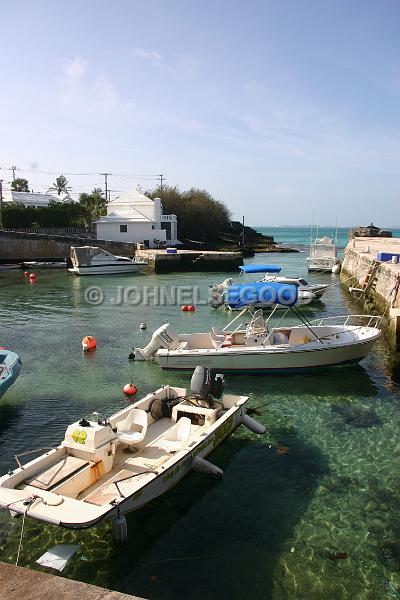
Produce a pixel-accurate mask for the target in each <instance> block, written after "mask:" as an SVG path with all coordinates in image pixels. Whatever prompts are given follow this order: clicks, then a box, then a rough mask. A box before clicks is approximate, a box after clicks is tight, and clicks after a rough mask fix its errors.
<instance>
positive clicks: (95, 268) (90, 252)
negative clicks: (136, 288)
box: [68, 246, 148, 275]
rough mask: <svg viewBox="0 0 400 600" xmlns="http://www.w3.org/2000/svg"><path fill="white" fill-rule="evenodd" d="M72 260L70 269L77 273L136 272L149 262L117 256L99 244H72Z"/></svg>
mask: <svg viewBox="0 0 400 600" xmlns="http://www.w3.org/2000/svg"><path fill="white" fill-rule="evenodd" d="M71 262H72V267H71V268H69V269H68V271H70V272H71V273H75V274H76V275H112V274H115V273H136V272H137V271H140V269H143V268H144V267H147V264H148V263H147V262H145V261H144V260H135V259H132V258H128V257H127V256H116V255H114V254H111V253H110V252H107V251H106V250H102V248H98V247H97V246H71Z"/></svg>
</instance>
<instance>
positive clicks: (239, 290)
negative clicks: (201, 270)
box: [209, 264, 328, 310]
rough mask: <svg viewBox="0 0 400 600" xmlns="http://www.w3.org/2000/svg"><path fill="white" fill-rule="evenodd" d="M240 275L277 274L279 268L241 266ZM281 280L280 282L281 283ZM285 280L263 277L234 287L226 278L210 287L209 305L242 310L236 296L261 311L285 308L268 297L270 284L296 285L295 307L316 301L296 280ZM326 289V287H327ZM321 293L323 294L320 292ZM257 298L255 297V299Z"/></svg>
mask: <svg viewBox="0 0 400 600" xmlns="http://www.w3.org/2000/svg"><path fill="white" fill-rule="evenodd" d="M239 269H240V270H241V272H242V273H279V272H280V270H281V267H280V266H279V265H257V264H256V265H253V264H251V265H242V266H240V267H239ZM281 279H282V281H281ZM286 279H287V278H284V277H282V278H276V277H275V276H270V277H269V278H267V277H265V278H264V279H262V280H261V281H258V282H254V283H243V284H238V285H235V284H234V282H233V279H232V278H231V277H228V278H227V279H225V280H224V281H222V282H221V283H214V284H213V285H212V286H210V301H209V304H210V306H212V307H213V308H219V307H220V306H225V308H227V309H228V310H240V309H241V308H243V304H242V303H237V301H236V299H237V296H238V295H239V296H241V297H243V298H248V299H249V301H248V302H247V304H249V305H250V304H251V305H252V307H253V308H261V309H263V310H272V309H273V308H274V307H275V306H277V307H278V308H285V306H286V303H282V304H276V303H275V302H274V300H273V299H271V296H270V293H269V292H270V290H271V287H270V285H269V284H270V283H273V284H274V283H279V284H285V283H289V284H290V285H291V286H294V285H296V286H297V287H298V291H297V294H296V302H295V304H296V306H306V305H307V304H311V302H313V301H314V300H315V299H316V297H317V296H316V294H315V293H314V291H313V290H311V289H310V288H308V287H304V286H301V285H297V280H293V279H290V280H288V281H286ZM327 287H328V286H327ZM252 290H257V293H256V294H254V292H253V293H252ZM318 291H320V290H319V288H318ZM322 293H323V292H322ZM255 296H257V297H255Z"/></svg>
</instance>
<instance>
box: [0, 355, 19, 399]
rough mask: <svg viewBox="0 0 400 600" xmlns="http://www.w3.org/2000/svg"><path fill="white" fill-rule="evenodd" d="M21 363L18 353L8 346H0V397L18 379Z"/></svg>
mask: <svg viewBox="0 0 400 600" xmlns="http://www.w3.org/2000/svg"><path fill="white" fill-rule="evenodd" d="M21 365H22V361H21V359H20V357H19V356H18V354H16V353H15V352H12V351H11V350H9V349H8V348H0V398H1V397H2V395H3V394H4V393H5V392H6V391H7V390H8V388H9V387H10V385H12V384H13V383H14V381H15V380H16V379H17V377H18V375H19V373H20V371H21Z"/></svg>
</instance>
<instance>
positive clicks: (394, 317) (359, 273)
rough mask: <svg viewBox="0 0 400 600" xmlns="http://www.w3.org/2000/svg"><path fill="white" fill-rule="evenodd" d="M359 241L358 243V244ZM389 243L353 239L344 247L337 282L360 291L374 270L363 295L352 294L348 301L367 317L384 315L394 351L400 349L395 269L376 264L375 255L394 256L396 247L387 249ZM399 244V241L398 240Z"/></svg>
mask: <svg viewBox="0 0 400 600" xmlns="http://www.w3.org/2000/svg"><path fill="white" fill-rule="evenodd" d="M361 240H362V241H361ZM392 241H393V240H390V239H375V238H355V239H353V240H352V241H350V242H349V243H348V245H347V247H346V250H345V254H344V260H343V263H342V270H341V274H340V281H341V283H342V284H343V286H344V287H346V288H347V289H348V288H350V287H351V288H356V289H357V290H358V289H360V290H362V289H363V287H364V286H365V283H364V281H365V279H366V278H367V277H368V275H369V273H371V272H372V270H373V269H374V266H376V270H375V273H374V275H373V277H372V278H371V280H370V281H369V283H368V284H367V285H366V286H365V287H366V289H365V291H364V292H363V293H362V292H359V291H353V292H352V297H353V298H354V299H355V300H358V301H359V302H360V303H361V304H362V306H363V309H364V310H365V311H366V312H368V313H370V314H383V313H384V314H385V319H384V325H385V326H386V328H387V332H388V334H389V340H390V342H391V344H392V345H393V346H394V347H397V348H399V347H400V289H398V290H397V293H396V287H397V281H398V277H399V276H400V268H399V265H397V264H393V263H391V262H377V260H376V259H377V253H378V251H381V250H383V251H385V252H386V251H387V252H398V248H397V246H396V245H395V246H393V248H392V247H391V246H390V248H389V247H388V244H389V242H392ZM399 242H400V240H399Z"/></svg>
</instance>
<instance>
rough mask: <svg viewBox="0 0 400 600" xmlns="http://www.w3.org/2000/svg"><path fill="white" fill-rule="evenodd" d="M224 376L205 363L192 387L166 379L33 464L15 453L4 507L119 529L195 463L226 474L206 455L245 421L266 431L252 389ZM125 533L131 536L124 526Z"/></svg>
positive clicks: (74, 430)
mask: <svg viewBox="0 0 400 600" xmlns="http://www.w3.org/2000/svg"><path fill="white" fill-rule="evenodd" d="M223 384H224V381H223V377H222V375H218V374H216V373H215V372H213V371H210V370H208V369H204V368H202V367H199V368H196V369H195V371H194V373H193V376H192V381H191V390H190V392H187V390H186V389H184V388H179V387H175V386H170V385H166V386H163V387H161V388H159V389H158V390H156V391H155V392H152V393H150V394H148V395H147V396H145V397H144V398H143V399H142V400H139V401H138V402H136V403H134V404H130V405H129V406H127V407H125V408H123V409H122V410H121V411H119V412H117V413H116V414H114V415H112V416H111V417H109V418H104V417H101V416H100V415H98V414H95V415H92V416H91V417H87V418H86V417H85V418H82V419H80V420H78V421H76V422H75V423H72V424H71V425H69V427H68V428H67V430H66V433H65V437H64V440H63V442H62V443H61V445H60V446H57V447H56V448H54V449H50V450H49V449H45V450H47V451H46V452H45V453H43V454H42V455H41V456H39V457H38V458H34V459H33V460H32V461H30V462H28V463H26V464H22V463H21V461H20V458H21V456H22V454H21V455H17V456H16V460H17V463H18V468H16V469H15V470H14V471H12V472H9V473H8V474H7V475H4V476H3V477H1V478H0V507H1V508H3V509H6V510H9V511H11V512H12V513H14V514H15V513H18V514H24V515H25V516H26V517H30V518H32V519H37V520H39V521H44V522H46V523H52V524H54V525H60V526H63V527H67V528H70V529H83V528H87V527H91V526H93V525H96V524H97V523H99V522H100V521H103V520H104V519H113V520H114V523H115V526H116V530H118V526H121V519H124V515H125V514H127V513H129V512H131V511H135V510H137V509H138V508H140V507H142V506H144V505H145V504H147V503H148V502H151V501H152V500H153V499H154V498H157V496H160V495H161V494H163V493H164V492H166V491H167V490H168V489H170V488H171V487H172V486H174V485H175V484H176V483H178V482H179V481H180V480H181V479H182V478H183V477H184V476H185V475H187V474H188V473H190V471H191V470H199V471H203V472H206V473H208V474H211V475H213V476H216V477H217V476H218V477H219V476H221V475H222V471H221V469H219V467H217V466H216V465H213V464H212V463H211V462H209V461H207V460H205V457H206V456H208V455H209V454H210V453H211V452H212V451H213V450H214V449H215V448H216V447H217V446H219V444H221V442H223V441H224V439H225V438H226V437H227V436H229V435H230V434H231V433H232V432H233V431H234V430H235V429H236V428H237V427H238V426H239V425H241V424H243V425H245V426H246V427H248V428H249V429H250V430H252V431H254V432H255V433H263V432H264V431H265V428H264V426H263V425H261V424H260V423H258V422H257V421H256V420H254V419H253V418H252V417H250V416H249V415H248V414H246V404H247V401H248V397H247V396H235V395H230V394H223ZM42 450H44V449H42ZM30 452H31V453H36V454H37V452H38V450H33V449H32V451H28V452H24V453H23V454H24V455H27V454H29V453H30ZM114 523H113V528H114ZM123 524H124V523H122V525H123ZM125 527H126V521H125ZM117 533H118V532H117ZM118 535H121V536H122V537H124V538H125V539H126V530H125V532H124V527H123V526H122V527H119V533H118ZM117 541H118V540H117ZM120 541H121V540H120ZM122 541H124V540H122Z"/></svg>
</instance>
